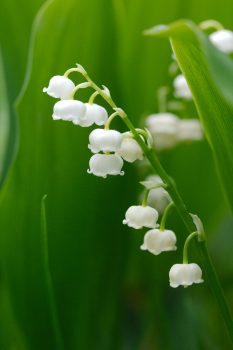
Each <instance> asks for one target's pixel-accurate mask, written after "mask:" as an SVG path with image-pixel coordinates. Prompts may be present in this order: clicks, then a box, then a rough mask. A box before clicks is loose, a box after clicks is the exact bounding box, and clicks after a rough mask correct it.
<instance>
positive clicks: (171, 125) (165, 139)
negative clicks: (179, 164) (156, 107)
mask: <svg viewBox="0 0 233 350" xmlns="http://www.w3.org/2000/svg"><path fill="white" fill-rule="evenodd" d="M178 124H179V118H178V117H177V116H176V115H174V114H172V113H157V114H151V115H149V116H148V117H147V119H146V125H147V128H148V130H149V131H150V133H151V135H152V137H153V139H154V143H155V147H156V148H157V149H158V150H163V149H169V148H172V147H174V146H175V145H176V143H177V130H178Z"/></svg>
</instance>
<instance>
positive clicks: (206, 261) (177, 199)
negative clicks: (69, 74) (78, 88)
mask: <svg viewBox="0 0 233 350" xmlns="http://www.w3.org/2000/svg"><path fill="white" fill-rule="evenodd" d="M82 74H83V76H84V77H85V78H86V80H87V81H89V82H90V83H91V86H92V87H93V88H94V89H95V90H96V91H98V92H99V94H100V95H101V96H102V97H103V99H104V100H105V101H106V102H107V103H108V104H109V105H110V106H111V107H112V108H113V109H116V108H117V105H116V104H115V102H114V101H113V100H112V98H111V96H108V95H107V94H106V93H105V92H104V91H103V90H102V89H101V88H99V86H97V85H96V84H95V83H94V82H93V81H92V80H91V79H90V77H89V76H88V74H87V73H86V72H85V71H84V72H83V73H82ZM118 110H120V111H121V113H119V114H120V116H121V117H122V119H123V121H124V123H125V124H126V126H127V127H128V128H129V130H130V131H131V132H132V134H133V135H134V138H135V140H136V141H137V142H138V144H139V145H140V147H141V149H142V150H143V153H144V155H145V157H146V158H147V159H148V161H149V162H150V164H151V166H152V168H153V169H154V170H155V171H156V173H157V174H158V175H159V176H160V177H161V179H162V180H163V182H164V183H165V184H166V185H167V187H166V190H167V192H168V193H169V195H170V197H171V198H172V201H173V202H174V204H175V206H176V209H177V212H178V213H179V215H180V217H181V219H182V220H183V222H184V224H185V226H186V228H187V230H188V232H189V233H192V232H194V231H196V227H195V225H194V223H193V220H192V217H191V216H190V214H189V212H188V210H187V208H186V206H185V204H184V201H183V199H182V198H181V196H180V194H179V192H178V191H177V189H176V187H175V185H174V183H173V182H172V180H171V179H170V177H169V176H168V174H167V173H166V171H165V169H164V168H163V166H162V165H161V163H160V161H159V159H158V157H157V155H156V154H155V153H154V151H153V150H152V149H151V148H150V147H149V146H148V145H147V144H146V143H145V142H144V141H143V140H142V138H141V137H140V136H139V134H138V132H137V130H136V129H135V127H134V125H133V124H132V122H131V120H130V119H129V118H128V117H127V115H126V113H125V112H124V111H123V110H121V109H118ZM197 249H198V252H199V253H200V256H201V260H202V266H203V268H204V271H205V274H206V280H207V282H208V284H209V287H210V289H211V291H212V293H213V295H214V296H215V298H216V301H217V303H218V306H219V309H220V312H221V314H222V317H223V319H224V321H225V325H226V327H227V329H228V332H229V335H230V338H231V341H232V343H233V321H232V317H231V313H230V310H229V308H228V305H227V301H226V299H225V296H224V293H223V290H222V287H221V284H220V282H219V279H218V276H217V274H216V272H215V269H214V267H213V264H212V262H211V259H210V256H209V254H208V250H207V247H206V245H205V242H204V241H201V242H198V243H197Z"/></svg>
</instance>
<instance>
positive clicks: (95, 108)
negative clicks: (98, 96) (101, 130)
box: [80, 103, 108, 126]
mask: <svg viewBox="0 0 233 350" xmlns="http://www.w3.org/2000/svg"><path fill="white" fill-rule="evenodd" d="M85 106H86V113H85V116H84V117H83V118H82V119H81V120H80V125H81V126H86V124H89V125H92V124H93V123H95V124H97V125H104V124H105V123H106V121H107V120H108V113H107V111H106V109H105V108H104V107H102V106H99V105H97V104H96V103H85ZM82 124H83V125H82ZM89 125H88V126H89Z"/></svg>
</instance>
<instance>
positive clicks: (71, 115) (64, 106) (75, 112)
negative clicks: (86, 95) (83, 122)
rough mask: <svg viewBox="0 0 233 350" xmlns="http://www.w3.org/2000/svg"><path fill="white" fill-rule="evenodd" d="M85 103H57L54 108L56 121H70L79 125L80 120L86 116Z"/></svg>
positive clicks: (63, 101)
mask: <svg viewBox="0 0 233 350" xmlns="http://www.w3.org/2000/svg"><path fill="white" fill-rule="evenodd" d="M85 110H86V108H85V105H84V103H82V102H80V101H77V100H62V101H58V102H57V103H55V105H54V107H53V115H52V117H53V119H54V120H59V119H62V120H68V121H72V122H73V123H75V124H78V121H79V118H80V117H82V116H83V115H84V114H85Z"/></svg>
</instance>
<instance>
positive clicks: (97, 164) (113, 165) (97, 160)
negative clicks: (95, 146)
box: [87, 154, 124, 178]
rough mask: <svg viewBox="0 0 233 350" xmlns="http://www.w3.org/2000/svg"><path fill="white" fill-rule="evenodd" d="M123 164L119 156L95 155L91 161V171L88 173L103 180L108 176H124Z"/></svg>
mask: <svg viewBox="0 0 233 350" xmlns="http://www.w3.org/2000/svg"><path fill="white" fill-rule="evenodd" d="M123 163H124V162H123V160H122V158H121V157H120V156H118V155H117V154H94V155H93V156H92V157H91V159H90V161H89V167H90V169H88V170H87V172H88V173H89V174H93V175H96V176H100V177H103V178H106V177H107V175H124V172H123V171H122V170H121V169H122V167H123Z"/></svg>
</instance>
